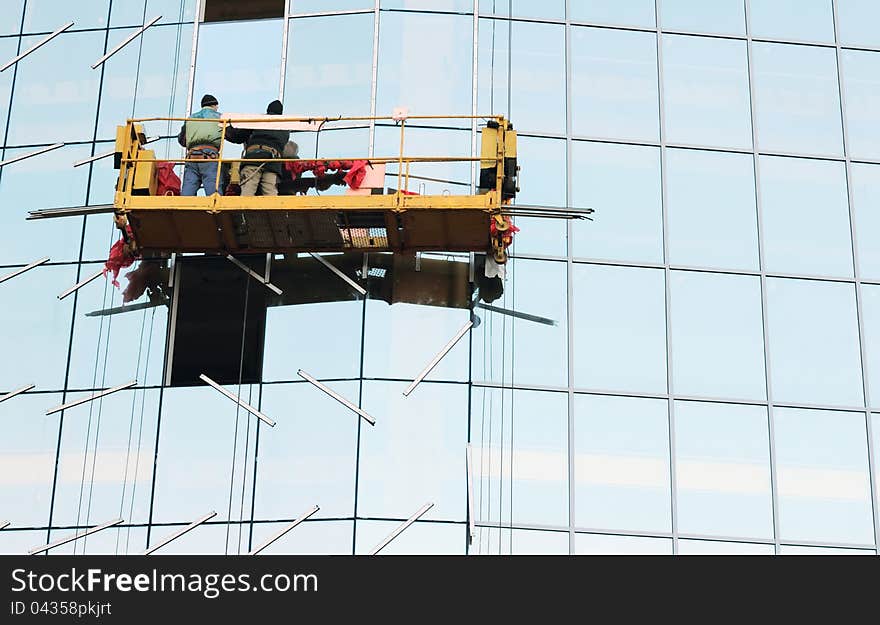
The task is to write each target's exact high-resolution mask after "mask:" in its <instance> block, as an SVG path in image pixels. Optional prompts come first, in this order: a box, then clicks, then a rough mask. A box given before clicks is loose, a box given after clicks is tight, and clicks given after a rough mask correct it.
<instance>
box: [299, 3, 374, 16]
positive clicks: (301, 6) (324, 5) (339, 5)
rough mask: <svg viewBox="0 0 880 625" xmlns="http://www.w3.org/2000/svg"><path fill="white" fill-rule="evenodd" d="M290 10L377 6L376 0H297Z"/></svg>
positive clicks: (314, 11)
mask: <svg viewBox="0 0 880 625" xmlns="http://www.w3.org/2000/svg"><path fill="white" fill-rule="evenodd" d="M292 4H293V6H291V7H290V12H291V14H292V15H295V14H297V13H321V12H323V11H349V10H357V9H373V8H375V6H376V3H375V1H374V0H296V2H293V3H292Z"/></svg>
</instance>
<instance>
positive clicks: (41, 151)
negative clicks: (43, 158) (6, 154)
mask: <svg viewBox="0 0 880 625" xmlns="http://www.w3.org/2000/svg"><path fill="white" fill-rule="evenodd" d="M61 147H64V143H63V142H60V143H56V144H54V145H50V146H48V147H45V148H40V149H39V150H34V151H33V152H28V153H27V154H22V155H21V156H13V157H12V158H8V159H6V160H5V161H0V167H4V166H6V165H12V163H17V162H18V161H23V160H24V159H26V158H31V157H32V156H39V155H40V154H45V153H46V152H50V151H52V150H57V149H58V148H61Z"/></svg>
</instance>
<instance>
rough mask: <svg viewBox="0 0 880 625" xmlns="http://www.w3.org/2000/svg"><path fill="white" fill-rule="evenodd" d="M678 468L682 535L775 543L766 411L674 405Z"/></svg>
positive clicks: (676, 403) (730, 406) (713, 406)
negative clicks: (736, 537)
mask: <svg viewBox="0 0 880 625" xmlns="http://www.w3.org/2000/svg"><path fill="white" fill-rule="evenodd" d="M675 462H676V465H675V467H676V468H675V474H676V486H677V495H678V531H679V532H682V533H687V534H697V535H704V536H713V535H714V536H742V537H747V538H772V537H773V505H772V496H771V490H770V437H769V434H768V430H767V408H766V407H764V406H738V405H734V404H710V403H706V402H686V401H679V402H675ZM771 549H772V548H771Z"/></svg>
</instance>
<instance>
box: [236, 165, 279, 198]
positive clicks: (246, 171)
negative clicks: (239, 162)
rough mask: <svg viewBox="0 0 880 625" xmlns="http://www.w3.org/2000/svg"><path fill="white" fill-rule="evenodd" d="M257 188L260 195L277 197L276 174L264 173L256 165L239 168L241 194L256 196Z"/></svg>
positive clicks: (272, 172)
mask: <svg viewBox="0 0 880 625" xmlns="http://www.w3.org/2000/svg"><path fill="white" fill-rule="evenodd" d="M257 187H259V188H260V195H278V174H276V173H275V172H274V171H265V168H263V169H260V168H259V167H257V166H256V165H245V166H243V167H242V168H241V194H242V195H256V194H257Z"/></svg>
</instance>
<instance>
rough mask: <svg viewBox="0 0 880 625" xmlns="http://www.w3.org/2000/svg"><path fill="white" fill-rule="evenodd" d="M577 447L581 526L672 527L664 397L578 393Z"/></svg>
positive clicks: (578, 521)
mask: <svg viewBox="0 0 880 625" xmlns="http://www.w3.org/2000/svg"><path fill="white" fill-rule="evenodd" d="M633 432H638V436H634V435H633ZM574 449H575V458H574V473H575V497H574V500H575V525H576V526H577V527H579V528H584V529H587V528H590V529H592V528H596V529H611V530H627V531H640V530H642V531H644V530H654V531H670V530H671V517H670V507H671V494H670V484H669V428H668V414H667V403H666V401H665V400H660V399H636V398H632V397H600V396H594V395H576V396H575V404H574Z"/></svg>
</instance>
